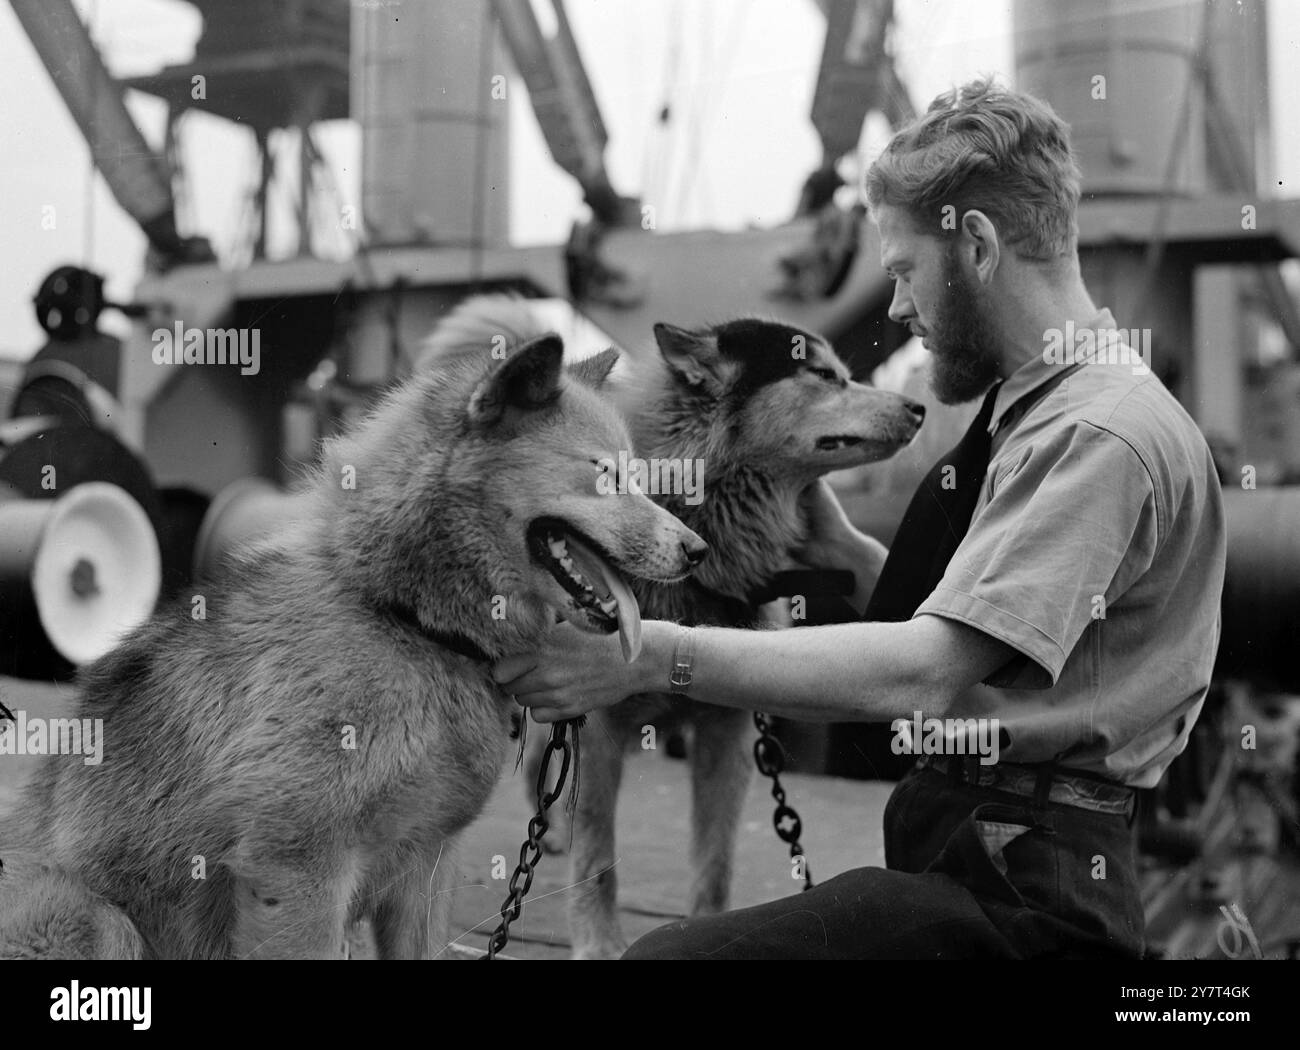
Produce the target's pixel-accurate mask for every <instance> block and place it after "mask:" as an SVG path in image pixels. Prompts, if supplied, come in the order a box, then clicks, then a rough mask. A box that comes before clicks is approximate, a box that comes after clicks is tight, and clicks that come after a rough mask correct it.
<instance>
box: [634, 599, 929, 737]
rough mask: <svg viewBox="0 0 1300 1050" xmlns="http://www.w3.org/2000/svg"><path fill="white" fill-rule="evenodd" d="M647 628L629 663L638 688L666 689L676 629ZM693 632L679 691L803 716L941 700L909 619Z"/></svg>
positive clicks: (898, 713) (905, 710)
mask: <svg viewBox="0 0 1300 1050" xmlns="http://www.w3.org/2000/svg"><path fill="white" fill-rule="evenodd" d="M931 619H932V618H931ZM646 628H647V630H646V635H645V649H644V651H643V653H642V655H641V657H640V659H638V661H637V663H638V664H639V665H643V666H644V669H645V670H644V682H645V686H646V691H653V692H666V691H667V688H668V674H669V671H670V670H671V668H672V665H673V654H674V651H675V648H676V643H677V637H678V633H679V629H678V628H677V627H676V625H674V624H669V623H661V622H655V623H647V624H646ZM692 640H693V643H694V660H693V665H694V666H693V671H692V681H691V685H690V688H689V689H688V691H687V695H688V696H690V697H691V698H693V699H697V700H702V701H704V702H706V703H711V704H717V705H719V706H721V707H737V708H743V709H745V710H761V711H766V712H767V713H769V714H773V715H784V716H787V717H791V718H798V719H801V720H803V721H809V722H841V721H843V722H855V721H890V720H891V719H894V718H900V717H910V716H911V714H912V712H914V711H918V710H924V711H927V712H932V711H933V712H935V713H939V709H940V708H946V706H947V704H948V702H949V700H950V694H949V692H948V689H947V683H946V682H945V681H944V678H945V676H944V675H943V673H942V672H941V671H940V670H938V669H937V668H936V666H935V664H936V661H935V657H936V654H935V653H933V652H932V651H930V649H931V645H930V644H929V642H928V640H927V631H926V630H925V629H924V626H923V625H921V621H918V620H912V621H909V622H907V623H870V624H868V623H854V624H837V625H833V626H826V627H800V628H797V629H794V630H787V631H746V630H732V629H727V628H718V627H700V628H694V629H693V637H692Z"/></svg>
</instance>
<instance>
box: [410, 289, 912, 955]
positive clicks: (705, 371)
mask: <svg viewBox="0 0 1300 1050" xmlns="http://www.w3.org/2000/svg"><path fill="white" fill-rule="evenodd" d="M539 324H540V323H539V321H538V319H537V318H536V317H535V316H534V315H533V313H532V311H531V310H530V309H529V307H528V305H527V303H526V301H524V300H522V299H518V298H513V297H506V296H499V295H498V296H480V297H478V298H475V299H471V300H468V301H467V302H465V303H463V304H462V305H461V306H460V307H459V308H457V310H455V311H454V312H453V313H452V314H450V315H449V316H448V317H447V318H446V319H445V320H444V321H443V322H442V323H441V324H440V325H439V327H438V328H437V329H436V330H435V332H434V334H433V336H432V337H431V338H430V340H429V344H428V348H427V350H426V357H425V361H426V362H427V363H430V364H431V363H432V362H436V361H438V360H441V359H444V358H449V357H450V358H454V357H458V356H462V355H471V356H472V355H474V354H481V353H483V352H484V348H485V347H487V346H490V345H493V344H494V343H501V342H506V343H512V344H515V345H518V344H520V343H522V342H525V341H527V340H528V339H530V338H534V337H535V335H536V333H537V332H538V330H539ZM654 337H655V341H656V343H657V345H658V353H657V354H655V353H653V352H650V353H647V354H644V355H642V356H640V357H637V358H632V357H631V356H630V355H625V361H626V364H627V367H626V369H624V368H623V366H620V368H619V370H618V371H617V372H616V373H615V374H614V376H613V377H612V378H611V380H610V383H609V384H608V385H607V387H606V391H607V393H608V394H609V396H610V397H611V398H612V399H613V401H614V403H615V404H616V405H618V407H619V408H620V410H621V411H622V412H623V414H624V415H625V416H626V417H627V419H628V423H629V428H630V430H631V435H632V448H631V449H630V450H620V451H622V452H623V453H624V456H623V461H621V462H626V463H629V464H630V463H631V457H634V458H635V459H636V460H637V461H639V463H641V464H648V465H649V467H650V468H651V470H653V468H654V465H655V464H660V465H663V464H669V465H670V470H669V474H670V476H671V467H672V465H676V468H677V474H676V477H677V478H679V479H682V480H684V481H690V482H691V484H689V485H688V484H680V485H676V486H673V485H669V486H667V488H668V489H670V490H671V489H674V488H675V489H676V491H664V489H665V486H663V485H662V484H661V485H659V486H658V488H659V490H660V491H659V492H657V493H655V494H652V497H651V498H653V499H654V500H655V501H656V502H657V503H658V504H659V505H660V506H661V507H663V508H665V509H667V510H669V511H671V512H672V513H673V514H674V515H675V516H677V517H678V518H679V519H680V520H682V521H683V522H685V523H686V524H687V525H689V526H690V528H691V529H692V530H693V531H694V532H696V533H698V534H699V536H700V537H701V538H703V539H704V540H705V541H706V542H707V543H708V544H709V547H710V552H709V556H708V558H707V559H706V560H705V561H704V562H703V563H702V564H701V565H700V567H699V569H698V571H696V572H695V573H694V574H693V575H692V576H691V578H690V579H689V580H685V581H681V582H676V583H662V582H657V583H645V584H641V583H638V584H635V585H634V589H635V591H636V596H637V597H638V599H639V603H640V608H641V610H642V612H644V613H645V614H646V615H648V616H651V617H653V618H656V619H665V620H674V621H677V622H679V623H684V624H717V625H725V626H744V625H749V624H752V623H754V622H756V621H757V619H758V611H757V610H756V609H755V608H754V606H753V604H752V602H751V595H753V594H754V593H755V592H756V591H757V590H759V589H760V588H761V587H762V586H763V585H764V584H766V583H767V582H768V581H769V580H770V578H771V577H772V575H773V574H774V573H776V572H778V571H779V570H781V569H785V568H789V567H791V565H792V564H793V563H792V552H795V551H797V550H799V549H800V548H801V547H802V546H803V544H804V542H805V540H806V538H807V532H808V524H807V521H806V520H805V515H804V514H803V512H802V511H801V509H800V495H801V493H802V492H803V491H804V490H805V489H806V488H807V487H808V486H809V485H810V484H811V483H813V482H814V481H816V479H817V478H819V477H821V476H822V475H824V474H826V473H828V472H830V471H833V470H839V469H842V468H846V467H853V466H858V465H860V464H863V463H868V462H872V461H874V460H880V459H884V458H886V457H888V456H890V455H892V454H893V453H894V452H895V451H897V450H898V449H899V448H901V447H902V446H904V445H906V444H907V443H908V442H909V441H911V440H912V438H913V437H914V436H915V434H916V432H917V428H918V427H919V426H920V424H921V418H922V415H923V410H922V408H921V406H919V405H917V404H915V403H914V402H911V401H908V400H906V399H905V398H902V397H899V396H898V395H896V394H891V393H886V392H884V391H880V390H876V389H874V388H872V387H870V386H865V385H863V384H861V383H856V382H853V381H852V379H851V377H850V374H849V370H848V368H847V367H846V366H845V364H844V362H843V361H841V360H840V359H839V357H838V356H837V355H836V354H835V352H834V350H832V348H831V347H830V345H829V344H828V343H827V342H826V341H825V340H824V339H822V338H821V337H819V336H817V335H814V334H813V333H810V332H805V331H802V330H800V329H797V328H793V327H790V326H789V325H784V324H780V323H777V322H774V321H766V320H755V319H746V320H738V321H731V322H729V323H726V324H720V325H715V326H710V327H706V328H699V329H695V330H692V331H687V330H684V329H681V328H677V327H674V326H672V325H668V324H660V325H656V326H655V329H654ZM620 373H621V374H620ZM658 476H659V477H660V478H662V477H663V476H664V474H663V471H662V469H661V470H660V473H659V475H658ZM701 481H702V485H700V484H697V483H699V482H701ZM692 486H693V487H692ZM641 487H642V488H644V485H642V486H641ZM619 491H630V489H629V487H628V486H623V487H622V488H620V490H619ZM668 670H669V669H668V668H665V669H664V679H665V688H667V678H668ZM590 717H591V718H592V721H593V723H594V724H593V725H591V726H590V727H589V728H588V729H587V730H586V731H584V733H583V744H582V771H581V772H582V776H581V792H580V794H579V797H578V801H577V806H576V809H575V816H574V824H573V828H572V834H571V838H572V861H573V870H572V879H571V881H572V883H573V884H574V885H575V886H576V887H578V889H577V890H576V891H575V893H574V894H573V896H572V897H571V902H572V904H571V912H570V924H571V933H572V937H573V953H574V955H575V957H578V958H610V957H615V956H617V955H619V954H621V952H622V951H623V949H624V948H625V946H626V944H625V940H624V938H623V934H622V931H621V930H620V928H619V922H618V913H617V909H616V892H617V891H616V875H615V868H614V861H615V850H614V811H615V805H616V803H617V798H618V786H619V781H620V777H621V773H622V764H623V753H624V751H625V750H626V749H629V748H631V747H634V746H636V745H637V744H639V742H640V741H641V739H642V728H643V727H644V726H646V725H648V724H652V723H653V724H657V725H660V726H662V725H664V722H665V719H666V718H669V719H678V720H685V721H687V722H689V723H691V725H692V727H693V744H692V748H691V754H690V757H691V778H692V789H693V790H692V794H693V808H692V842H691V859H692V868H693V872H694V875H693V885H692V887H691V890H690V897H689V901H688V902H687V907H688V910H689V912H690V914H692V915H697V914H707V913H714V912H718V911H722V910H725V909H726V907H727V905H728V898H729V893H730V884H731V861H732V854H733V852H734V846H735V833H736V826H737V822H738V819H739V814H740V811H741V806H742V803H743V801H744V797H745V793H746V791H747V789H748V785H749V783H750V773H751V767H752V763H753V758H752V751H751V748H752V739H753V737H752V733H753V729H752V723H751V719H750V716H749V715H748V714H747V713H745V712H743V711H732V710H728V709H726V708H721V707H711V706H709V705H706V704H701V703H696V702H692V701H687V700H683V699H682V698H680V697H674V696H672V695H671V694H668V693H667V692H665V693H664V694H655V695H646V696H639V697H632V698H629V699H628V700H626V701H624V702H623V703H621V704H616V705H614V706H613V707H610V708H605V709H602V710H600V711H597V712H593V713H592V715H591V716H590ZM541 738H542V734H533V736H532V740H533V741H534V742H540V741H541ZM538 756H539V750H538V749H537V748H535V747H530V751H529V757H530V762H529V763H528V773H527V776H526V777H525V783H526V785H527V786H528V787H529V788H530V789H531V786H532V785H533V784H534V783H535V781H536V768H537V767H536V759H537V758H538ZM565 830H567V829H563V830H562V829H559V828H556V829H555V830H554V831H553V832H552V835H551V837H550V838H551V839H553V840H557V841H559V840H563V839H564V838H565V837H566V836H565V833H564V832H565ZM548 841H550V840H548ZM774 848H775V842H774ZM624 863H627V861H626V860H625V861H624Z"/></svg>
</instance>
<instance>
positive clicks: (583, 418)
mask: <svg viewBox="0 0 1300 1050" xmlns="http://www.w3.org/2000/svg"><path fill="white" fill-rule="evenodd" d="M562 352H563V348H562V346H561V342H560V340H559V339H558V338H557V337H555V336H551V335H543V336H541V337H539V338H537V339H535V340H532V341H529V342H527V344H526V345H522V346H519V347H517V348H516V349H515V350H514V352H513V353H512V354H510V356H509V357H508V358H507V359H506V360H505V361H494V360H493V359H492V357H491V355H489V354H484V355H480V356H478V357H476V358H474V359H473V360H464V361H457V362H448V363H447V364H446V367H443V368H438V369H433V370H429V371H425V372H423V373H421V374H420V375H418V376H416V377H414V378H413V379H412V380H410V381H408V382H407V383H405V384H403V385H402V386H400V387H399V388H398V389H397V390H396V391H395V392H394V393H392V394H391V395H389V396H388V397H387V398H386V399H385V400H384V401H383V402H382V403H381V404H380V405H379V407H378V408H377V409H376V410H375V411H374V412H373V413H372V414H371V415H370V416H369V417H368V418H367V419H366V420H365V421H364V422H363V423H361V424H360V425H359V426H358V427H357V428H356V429H355V430H354V431H353V432H351V433H349V434H346V435H344V436H342V437H340V438H338V439H335V440H332V441H331V442H330V443H329V444H328V445H327V446H326V448H325V450H324V454H323V458H322V463H321V465H320V466H319V468H318V470H317V471H316V473H315V476H314V479H313V481H312V483H311V485H310V486H309V488H308V491H307V492H306V493H305V495H304V498H305V499H307V500H309V501H310V507H311V510H310V513H308V514H306V515H305V516H304V517H303V519H302V520H301V521H300V523H299V524H297V525H296V526H295V527H294V528H293V529H292V530H291V531H289V532H286V533H285V534H283V535H281V536H279V537H277V538H275V539H274V540H271V541H269V542H267V543H265V544H263V545H261V546H259V547H256V548H252V549H250V550H248V551H246V552H244V553H243V554H242V555H241V556H240V557H239V558H238V559H237V560H236V562H235V563H234V564H233V565H231V566H229V567H228V569H227V571H226V573H225V574H224V575H223V576H221V577H220V578H219V579H217V580H216V581H215V582H213V583H212V585H211V586H210V587H208V588H206V589H202V590H201V593H200V594H199V595H196V596H195V599H197V598H198V597H201V598H202V599H203V600H202V602H199V601H197V600H191V599H189V598H188V597H187V599H186V600H185V601H184V602H182V603H181V604H179V605H177V606H174V607H171V608H167V609H165V610H163V611H161V612H160V613H159V614H158V615H156V616H155V617H154V618H153V620H152V621H151V622H149V623H147V624H146V625H144V626H143V627H142V628H141V629H139V630H138V631H137V632H135V633H134V634H133V635H132V636H130V637H129V638H128V639H127V640H125V641H124V642H123V644H122V645H120V646H119V647H118V648H117V649H115V650H114V651H113V652H112V653H110V654H109V655H107V656H105V657H104V658H103V659H101V660H100V661H98V662H97V663H96V664H94V665H92V666H91V667H90V668H89V669H88V671H87V672H86V674H85V675H84V679H83V681H82V683H81V688H80V699H79V710H78V711H77V712H76V714H77V715H79V716H82V717H87V718H100V719H103V733H102V739H103V751H102V754H103V757H102V761H101V763H100V764H99V765H96V766H90V765H86V764H84V763H83V762H82V761H81V759H80V758H65V757H56V756H50V757H47V758H46V759H45V760H44V764H43V766H42V767H41V768H40V769H39V770H38V772H37V774H36V775H35V777H34V780H33V781H32V782H31V783H30V784H29V785H28V787H27V789H26V791H25V795H24V796H23V797H22V798H21V800H20V803H19V808H18V811H17V812H16V814H15V815H14V816H12V817H11V818H10V819H9V820H8V821H7V822H6V823H5V824H3V825H0V861H3V862H4V867H3V868H2V869H0V958H20V957H35V956H47V957H87V956H111V957H131V956H141V955H143V956H146V957H164V958H181V957H184V958H231V957H235V958H253V957H294V958H307V957H316V958H321V957H326V958H328V957H335V958H337V957H341V956H342V954H343V951H344V944H345V935H346V931H347V929H348V928H349V924H350V923H353V922H357V921H359V920H362V919H367V920H369V922H370V924H371V926H372V927H373V930H374V934H375V938H376V942H377V950H378V954H379V955H380V956H381V957H384V958H421V957H428V956H431V955H437V954H439V953H440V952H442V951H443V949H444V948H445V946H446V945H447V904H448V900H449V892H448V886H449V885H451V884H452V882H453V876H454V873H455V865H456V861H455V856H454V847H455V844H456V839H457V836H458V834H459V833H460V832H461V830H462V829H463V828H464V827H465V826H466V825H467V824H468V823H469V822H470V821H472V820H473V819H474V818H475V816H476V815H477V814H478V813H479V812H480V810H481V808H482V806H483V804H484V803H485V801H486V800H487V798H488V795H489V793H490V792H491V790H492V788H493V785H494V784H495V782H496V780H497V778H498V775H499V772H500V769H501V767H502V764H503V760H504V759H505V758H506V757H507V755H508V753H509V751H510V750H511V747H512V745H511V744H510V741H509V736H510V723H511V714H512V712H513V711H515V710H517V709H516V708H515V707H514V705H513V704H512V702H511V699H510V697H508V696H506V695H504V694H503V693H502V692H501V691H500V690H499V689H498V688H497V687H496V685H495V684H494V683H493V681H492V678H491V675H490V660H492V659H495V658H497V657H500V656H502V655H504V654H506V653H510V652H517V651H519V650H521V649H527V648H530V647H534V646H536V645H538V644H539V643H540V641H541V638H542V635H543V634H544V633H545V632H546V631H547V630H548V629H549V628H550V627H551V626H552V625H553V624H554V623H555V621H556V618H557V616H560V617H564V618H566V619H569V620H571V621H573V622H574V623H576V624H578V625H579V626H581V627H583V628H585V629H588V630H601V631H609V630H614V629H616V626H617V624H618V623H623V624H624V625H625V627H624V629H625V630H626V625H627V624H630V623H634V622H637V621H636V615H637V614H636V610H635V609H634V608H631V607H630V606H629V603H631V602H632V601H633V599H632V597H631V595H630V593H629V591H628V586H627V584H626V583H624V582H623V579H622V576H623V574H626V575H628V576H634V577H637V576H639V577H645V578H647V579H654V580H658V581H660V582H663V583H665V584H668V583H671V582H673V581H677V580H680V579H682V578H683V577H684V576H685V574H686V573H687V572H688V571H689V570H690V569H691V568H692V567H693V566H694V565H695V563H697V562H698V561H699V560H700V558H701V557H703V555H704V552H705V550H706V547H705V544H704V543H703V542H702V541H701V540H700V538H699V537H698V536H697V535H696V534H695V533H694V532H692V531H691V530H690V529H689V528H687V527H686V526H685V525H683V524H682V523H681V522H680V521H678V520H677V519H675V518H674V517H673V516H672V515H671V514H669V513H668V512H667V511H665V510H664V509H662V508H661V507H659V506H656V504H655V503H653V502H652V501H651V500H650V499H648V498H646V497H644V496H637V495H633V496H631V497H630V498H625V499H607V498H604V497H603V496H601V495H600V494H599V492H598V491H597V484H596V483H597V479H598V477H599V471H598V469H597V467H596V466H595V464H597V463H598V462H599V461H600V460H601V459H603V458H605V457H608V456H610V455H616V454H617V451H618V449H620V448H625V447H627V446H628V444H629V441H630V439H629V436H628V434H627V431H626V429H625V427H624V425H623V422H622V421H621V419H620V418H619V416H618V415H617V414H616V413H615V412H614V410H613V409H612V408H611V407H610V406H609V403H608V401H607V399H605V398H603V397H601V396H599V395H598V394H597V393H596V392H595V391H596V388H598V387H599V386H600V385H601V384H602V383H603V382H604V380H605V377H606V375H607V373H608V371H609V369H610V367H611V366H612V364H613V363H614V358H615V356H616V355H614V354H605V355H602V356H601V357H600V358H597V359H591V360H588V361H585V362H582V363H581V364H579V365H576V366H574V367H573V368H571V369H569V370H568V371H565V370H564V369H563V368H562V364H561V357H562ZM198 610H201V615H200V613H199V611H198Z"/></svg>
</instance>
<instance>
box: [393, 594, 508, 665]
mask: <svg viewBox="0 0 1300 1050" xmlns="http://www.w3.org/2000/svg"><path fill="white" fill-rule="evenodd" d="M383 611H384V612H386V613H388V615H389V616H391V617H392V618H393V619H395V620H397V621H398V622H399V623H401V624H402V625H403V626H405V627H409V628H410V629H411V630H413V631H418V632H419V633H420V634H422V635H424V637H426V638H428V639H429V641H431V642H433V643H434V644H435V645H440V646H442V648H444V649H450V650H451V651H452V652H453V653H456V654H457V655H458V656H465V657H468V658H469V659H471V660H476V661H477V662H479V663H482V664H487V663H491V662H492V657H490V656H489V655H488V654H487V653H485V652H484V651H483V649H482V648H481V647H480V646H479V644H478V643H477V642H475V641H474V640H473V639H472V638H468V637H466V636H465V635H463V634H459V633H458V632H456V631H431V630H429V629H428V628H427V627H425V626H424V624H422V623H421V622H420V618H419V617H418V616H416V615H415V612H414V611H413V610H411V609H408V608H406V606H404V605H397V604H391V605H385V606H383Z"/></svg>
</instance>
